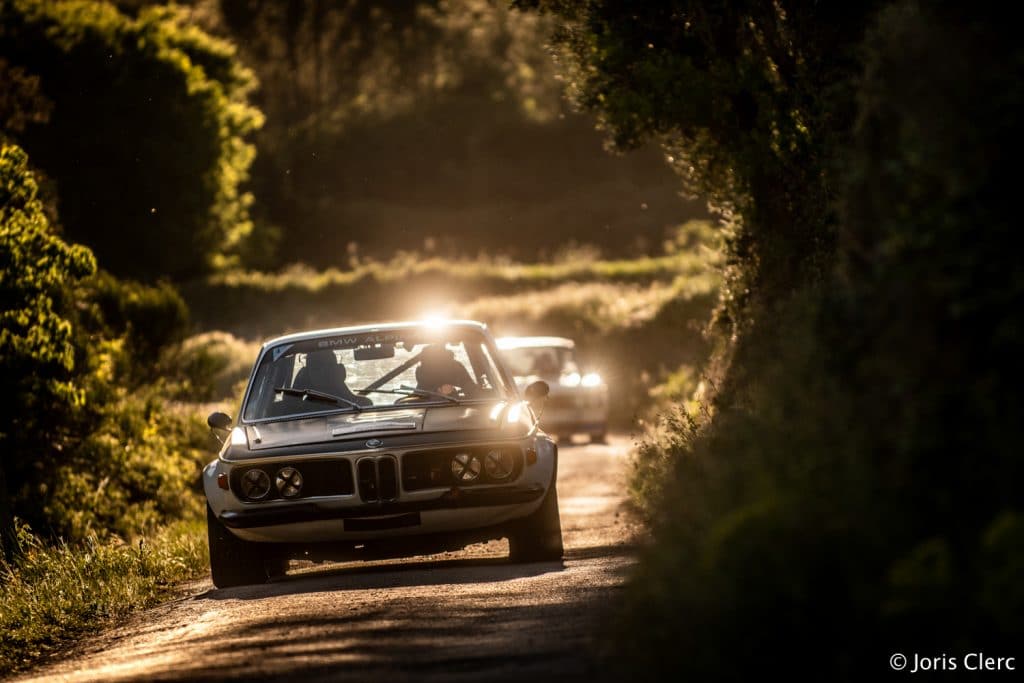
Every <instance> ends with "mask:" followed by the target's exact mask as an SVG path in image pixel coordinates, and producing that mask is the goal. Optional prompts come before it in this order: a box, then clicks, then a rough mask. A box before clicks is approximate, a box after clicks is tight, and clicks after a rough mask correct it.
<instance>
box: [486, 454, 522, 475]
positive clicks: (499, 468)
mask: <svg viewBox="0 0 1024 683" xmlns="http://www.w3.org/2000/svg"><path fill="white" fill-rule="evenodd" d="M515 466H516V463H515V460H513V458H512V455H511V454H510V453H508V452H507V451H504V450H501V449H495V450H493V451H488V452H487V455H486V456H484V469H485V470H486V471H487V476H488V477H490V478H491V479H498V480H500V479H508V476H509V475H510V474H512V470H513V469H515Z"/></svg>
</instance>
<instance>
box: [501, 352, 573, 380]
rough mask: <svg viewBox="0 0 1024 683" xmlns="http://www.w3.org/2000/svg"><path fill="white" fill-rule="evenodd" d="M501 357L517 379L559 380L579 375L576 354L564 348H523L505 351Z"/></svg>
mask: <svg viewBox="0 0 1024 683" xmlns="http://www.w3.org/2000/svg"><path fill="white" fill-rule="evenodd" d="M501 355H502V358H503V359H504V360H505V364H506V365H507V367H508V369H509V371H510V372H511V373H512V375H513V376H514V377H516V379H520V378H525V377H539V378H541V379H551V378H555V379H557V378H558V377H560V376H562V375H570V374H572V373H579V368H578V367H577V365H576V354H575V352H574V351H573V349H571V348H566V347H564V346H523V347H519V348H513V349H505V350H503V351H502V352H501Z"/></svg>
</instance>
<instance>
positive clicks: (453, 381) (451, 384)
mask: <svg viewBox="0 0 1024 683" xmlns="http://www.w3.org/2000/svg"><path fill="white" fill-rule="evenodd" d="M416 388H417V389H422V390H424V391H433V392H434V393H438V394H444V395H445V396H453V397H454V396H457V395H458V394H459V390H461V393H462V395H463V396H467V397H472V396H473V395H475V393H476V389H477V385H476V382H474V381H473V378H472V377H471V376H470V374H469V371H467V370H466V366H464V365H463V364H462V363H460V362H459V361H457V360H455V354H454V353H452V352H451V351H450V350H449V349H446V348H445V347H444V346H443V345H440V344H431V345H430V346H427V347H426V348H424V349H423V351H422V352H421V353H420V364H419V365H418V366H417V367H416Z"/></svg>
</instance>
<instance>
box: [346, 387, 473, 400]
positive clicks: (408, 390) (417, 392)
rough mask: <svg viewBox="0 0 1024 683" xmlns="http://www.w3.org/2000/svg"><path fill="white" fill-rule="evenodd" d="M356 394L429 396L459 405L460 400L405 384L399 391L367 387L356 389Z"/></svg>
mask: <svg viewBox="0 0 1024 683" xmlns="http://www.w3.org/2000/svg"><path fill="white" fill-rule="evenodd" d="M356 393H359V394H397V395H398V396H422V397H428V396H429V397H433V398H442V399H444V400H445V401H450V402H452V403H455V404H458V403H459V399H457V398H455V397H454V396H446V395H445V394H439V393H437V392H436V391H427V390H426V389H417V388H416V387H409V386H406V385H404V384H403V385H402V386H400V387H398V388H397V389H370V388H369V387H367V388H366V389H356Z"/></svg>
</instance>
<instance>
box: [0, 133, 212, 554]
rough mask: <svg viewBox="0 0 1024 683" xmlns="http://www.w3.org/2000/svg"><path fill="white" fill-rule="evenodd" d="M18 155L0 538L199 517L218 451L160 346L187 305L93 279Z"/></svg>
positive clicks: (3, 217)
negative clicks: (178, 394) (204, 465)
mask: <svg viewBox="0 0 1024 683" xmlns="http://www.w3.org/2000/svg"><path fill="white" fill-rule="evenodd" d="M27 163H28V162H27V157H26V155H25V154H24V152H23V151H21V150H20V149H19V148H17V147H14V146H11V145H4V146H3V148H2V151H0V240H2V241H0V301H2V303H3V309H2V310H3V312H2V325H0V368H2V371H3V376H4V379H5V390H4V392H3V397H2V399H0V452H2V453H3V460H2V461H0V535H2V537H3V538H5V539H6V541H5V543H4V550H5V551H6V552H7V553H8V554H9V553H10V552H11V545H10V539H11V534H12V530H13V528H14V518H15V517H19V518H21V519H23V520H24V521H25V522H26V523H28V524H29V525H31V527H32V528H33V529H34V530H35V531H36V532H37V533H40V534H42V535H44V536H47V537H52V536H58V535H59V536H64V537H66V538H69V539H78V538H84V537H85V536H87V535H90V534H96V535H99V536H101V537H102V536H104V535H106V534H109V533H117V534H122V535H127V534H131V533H135V532H138V531H140V530H142V529H144V528H148V527H150V526H152V525H153V524H155V523H158V522H162V521H165V520H168V519H175V518H178V517H182V516H185V515H188V514H191V513H195V512H196V510H198V509H199V508H198V505H199V504H198V503H197V502H196V500H195V499H194V498H192V497H190V496H182V495H181V494H182V492H183V491H185V490H187V489H188V487H189V486H190V485H191V484H192V483H193V482H194V481H195V480H196V478H197V477H198V472H199V464H200V461H199V457H200V451H201V450H206V449H207V448H208V446H209V443H208V440H207V438H208V435H207V434H206V430H205V429H204V428H203V426H202V423H201V422H200V421H199V419H198V418H196V417H195V416H194V415H192V414H190V413H188V412H186V411H176V410H172V409H170V408H169V407H168V405H167V404H166V402H165V401H164V398H163V396H164V395H166V394H167V393H169V392H170V389H169V388H168V387H167V386H166V382H158V383H155V384H150V382H152V380H153V376H154V374H156V373H159V372H160V370H159V368H160V367H161V362H162V361H161V359H162V358H163V354H164V351H163V347H164V345H166V344H168V343H170V342H172V341H174V340H175V339H180V338H182V336H183V334H184V330H185V325H186V322H187V317H186V316H185V310H184V307H183V304H182V302H181V299H180V297H178V296H177V294H176V293H175V292H174V291H173V290H171V289H169V288H168V287H166V286H161V287H156V288H148V287H144V286H142V285H138V284H134V283H125V282H119V281H117V280H115V279H113V278H112V277H110V276H109V275H106V274H102V273H100V274H97V273H96V272H95V268H96V265H95V261H94V259H93V256H92V254H91V253H90V252H89V250H88V249H85V248H84V247H81V246H75V245H68V244H67V243H65V242H63V241H62V240H61V239H59V238H58V237H56V236H55V235H54V234H53V232H52V231H51V229H50V227H49V225H48V222H47V219H46V217H45V215H44V214H43V210H42V204H41V203H40V201H39V199H38V198H37V186H36V183H35V180H34V178H33V176H32V175H31V174H30V173H29V171H28V169H27Z"/></svg>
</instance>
